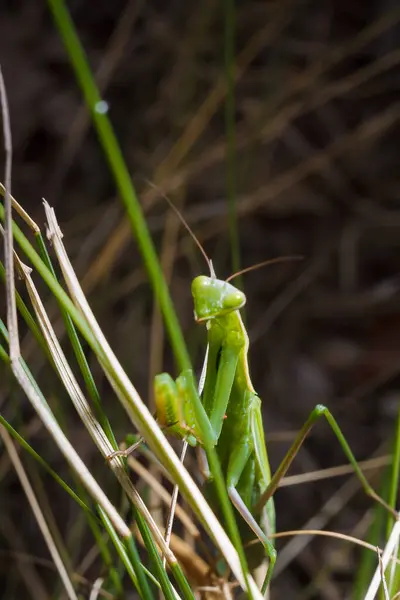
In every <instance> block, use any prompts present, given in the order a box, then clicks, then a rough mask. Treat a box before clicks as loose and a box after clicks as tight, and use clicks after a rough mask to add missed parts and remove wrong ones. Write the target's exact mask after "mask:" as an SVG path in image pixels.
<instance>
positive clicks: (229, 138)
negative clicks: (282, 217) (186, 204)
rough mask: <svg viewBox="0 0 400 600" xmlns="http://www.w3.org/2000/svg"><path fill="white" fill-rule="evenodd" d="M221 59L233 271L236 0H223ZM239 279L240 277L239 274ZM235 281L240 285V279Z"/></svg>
mask: <svg viewBox="0 0 400 600" xmlns="http://www.w3.org/2000/svg"><path fill="white" fill-rule="evenodd" d="M224 17H225V32H224V42H225V43H224V63H225V77H226V84H227V94H226V100H225V132H226V189H227V197H228V203H229V239H230V245H231V256H232V272H233V273H237V272H238V271H239V270H240V245H239V228H238V221H237V210H236V201H237V160H236V106H235V67H236V65H235V31H236V23H235V21H236V3H235V2H234V0H225V2H224ZM238 280H239V278H238ZM238 280H237V281H236V284H235V285H238V286H239V287H241V285H240V283H241V282H240V281H238Z"/></svg>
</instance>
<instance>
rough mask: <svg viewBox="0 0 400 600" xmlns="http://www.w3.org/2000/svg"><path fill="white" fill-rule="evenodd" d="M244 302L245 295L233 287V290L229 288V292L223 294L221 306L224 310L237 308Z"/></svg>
mask: <svg viewBox="0 0 400 600" xmlns="http://www.w3.org/2000/svg"><path fill="white" fill-rule="evenodd" d="M227 285H229V284H227ZM231 287H232V286H231ZM245 302H246V296H245V295H244V294H243V292H241V291H240V290H238V289H236V288H233V290H229V292H228V293H227V294H225V295H224V299H223V307H224V310H237V309H239V308H242V306H243V305H244V304H245Z"/></svg>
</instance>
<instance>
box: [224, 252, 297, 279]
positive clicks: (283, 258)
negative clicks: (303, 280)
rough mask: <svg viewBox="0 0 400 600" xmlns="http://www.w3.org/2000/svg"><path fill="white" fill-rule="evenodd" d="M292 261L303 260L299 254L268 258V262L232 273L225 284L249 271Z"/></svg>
mask: <svg viewBox="0 0 400 600" xmlns="http://www.w3.org/2000/svg"><path fill="white" fill-rule="evenodd" d="M292 260H304V256H301V255H300V254H295V255H294V256H278V257H277V258H270V259H269V260H264V261H263V262H260V263H257V264H256V265H251V267H246V268H245V269H241V270H240V271H238V272H237V273H233V274H232V275H229V277H228V278H227V279H225V281H226V282H228V281H231V280H232V279H234V278H235V277H239V275H243V274H244V273H249V271H255V270H256V269H261V268H262V267H266V266H269V265H275V264H276V263H281V262H289V261H292Z"/></svg>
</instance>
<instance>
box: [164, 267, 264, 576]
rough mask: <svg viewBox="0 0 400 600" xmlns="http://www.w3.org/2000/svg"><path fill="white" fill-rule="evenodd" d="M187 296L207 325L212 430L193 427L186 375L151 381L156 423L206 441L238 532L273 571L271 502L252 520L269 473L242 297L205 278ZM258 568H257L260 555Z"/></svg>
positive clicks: (205, 400)
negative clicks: (254, 543) (258, 546)
mask: <svg viewBox="0 0 400 600" xmlns="http://www.w3.org/2000/svg"><path fill="white" fill-rule="evenodd" d="M192 293H193V299H194V305H195V318H196V321H197V322H205V323H207V333H208V353H207V364H206V375H205V381H204V389H203V393H202V406H203V407H204V410H205V412H206V415H207V417H208V419H209V425H210V427H209V429H208V431H206V432H204V431H201V430H200V427H199V425H198V423H197V421H196V416H195V415H196V410H195V406H194V403H195V402H196V401H197V402H200V400H199V398H198V395H197V392H196V389H195V387H194V384H193V375H192V372H191V371H186V372H184V373H182V374H181V375H180V376H179V377H178V379H177V380H176V381H175V382H174V381H173V380H172V379H171V377H170V376H169V375H168V374H166V373H163V374H161V375H158V376H157V377H156V379H155V396H156V407H157V419H158V421H159V422H160V425H162V426H164V427H166V428H167V430H168V432H171V433H172V434H174V435H177V436H178V437H185V438H186V439H187V440H188V442H189V444H191V445H193V446H194V445H196V444H200V445H201V446H207V442H208V443H211V444H212V445H214V446H216V449H217V453H218V457H219V460H220V464H221V467H222V470H223V473H224V474H225V479H226V485H227V489H228V493H229V496H230V498H231V500H232V502H233V504H234V505H235V506H236V508H237V509H238V511H239V512H240V513H241V514H242V516H243V518H244V520H245V521H247V523H248V527H246V526H245V528H243V527H241V532H242V538H243V541H250V540H251V539H254V537H255V536H256V537H258V538H260V539H261V540H262V543H263V545H264V547H265V550H266V552H267V554H268V556H269V559H270V570H269V572H270V573H272V569H273V565H274V563H275V558H276V552H275V549H274V547H273V545H272V543H271V542H270V541H269V540H268V538H267V536H266V535H265V533H264V529H266V530H267V531H268V533H273V532H274V531H275V510H274V504H273V500H272V498H271V499H269V501H268V502H267V503H266V505H265V508H264V507H263V508H262V510H261V511H260V512H259V514H258V516H257V518H255V517H254V516H253V512H254V508H255V506H256V504H257V502H258V501H259V499H260V496H261V493H262V492H264V491H265V489H266V488H267V487H268V484H269V483H270V480H271V473H270V468H269V461H268V457H267V452H266V445H265V440H264V429H263V424H262V417H261V401H260V398H259V397H258V396H257V394H256V392H255V390H254V388H253V385H252V383H251V379H250V374H249V366H248V359H247V356H248V346H249V340H248V336H247V332H246V330H245V327H244V325H243V321H242V318H241V315H240V312H239V309H240V308H242V307H243V305H244V304H245V301H246V298H245V296H244V294H243V293H242V292H241V291H240V290H238V289H237V288H235V287H234V286H233V285H231V284H230V283H227V282H225V281H221V280H219V279H217V278H214V277H206V276H200V277H197V278H196V279H195V280H194V281H193V284H192ZM205 436H208V439H207V440H206V439H205ZM241 522H242V524H243V521H242V520H241ZM261 524H262V526H261ZM249 527H250V529H249ZM256 554H257V552H256ZM250 562H254V561H250ZM256 562H260V557H258V560H256ZM268 579H269V576H268Z"/></svg>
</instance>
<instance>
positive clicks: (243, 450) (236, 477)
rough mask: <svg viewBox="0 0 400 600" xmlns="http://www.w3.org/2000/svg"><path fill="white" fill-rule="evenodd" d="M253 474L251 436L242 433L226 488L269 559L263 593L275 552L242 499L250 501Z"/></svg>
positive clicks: (271, 570)
mask: <svg viewBox="0 0 400 600" xmlns="http://www.w3.org/2000/svg"><path fill="white" fill-rule="evenodd" d="M254 475H255V462H254V448H253V440H252V438H251V436H247V435H244V436H243V438H242V440H241V442H240V443H239V444H237V445H236V447H235V449H234V450H233V452H232V455H231V456H230V459H229V464H228V473H227V489H228V494H229V498H230V500H231V502H232V504H233V506H234V507H235V508H236V510H237V511H238V512H239V514H240V515H241V517H242V518H243V520H244V521H245V522H246V523H247V525H248V526H249V527H250V529H251V530H252V531H253V533H254V535H255V536H256V537H257V538H258V539H259V540H260V542H261V544H262V546H263V547H264V550H265V553H266V555H267V557H268V559H269V564H268V569H267V573H266V576H265V579H264V582H263V584H262V588H261V591H262V593H263V594H264V593H265V592H266V590H267V587H268V584H269V582H270V580H271V577H272V574H273V571H274V567H275V562H276V556H277V552H276V549H275V547H274V545H273V544H272V542H271V541H270V540H269V539H268V536H267V535H266V533H265V531H263V529H262V527H261V526H260V524H259V523H258V522H257V519H256V518H255V517H254V516H253V514H252V513H251V511H250V510H249V508H248V506H247V504H246V502H245V500H244V498H247V502H251V497H252V493H250V494H246V493H245V491H246V488H250V491H251V489H252V488H253V487H254V483H255V482H254ZM243 478H244V480H245V485H243ZM246 484H247V485H246ZM237 487H239V489H241V488H242V489H241V493H242V494H244V495H243V496H242V495H241V494H240V493H239V491H238V489H237Z"/></svg>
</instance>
